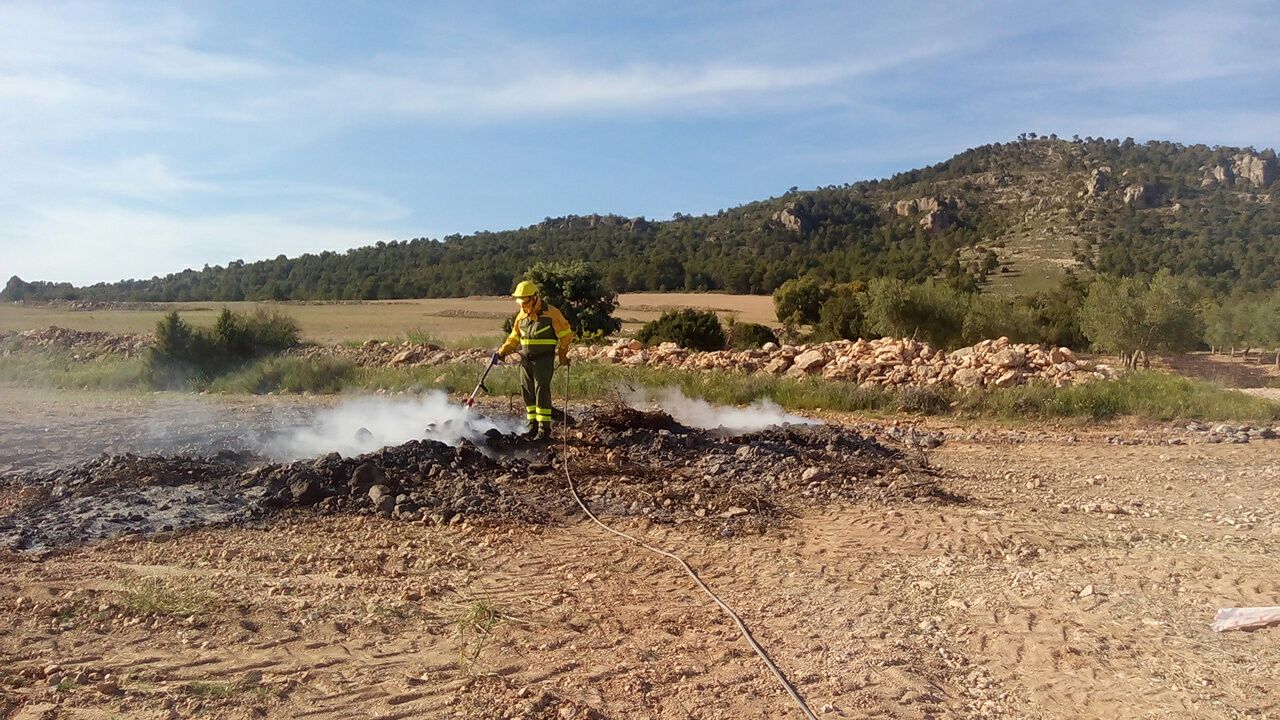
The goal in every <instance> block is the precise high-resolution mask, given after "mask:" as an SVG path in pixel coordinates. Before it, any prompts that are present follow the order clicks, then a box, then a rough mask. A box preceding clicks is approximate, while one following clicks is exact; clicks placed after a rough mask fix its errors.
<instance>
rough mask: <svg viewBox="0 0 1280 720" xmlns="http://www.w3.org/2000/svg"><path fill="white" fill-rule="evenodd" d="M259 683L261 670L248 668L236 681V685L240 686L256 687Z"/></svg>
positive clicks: (260, 681)
mask: <svg viewBox="0 0 1280 720" xmlns="http://www.w3.org/2000/svg"><path fill="white" fill-rule="evenodd" d="M261 683H262V671H261V670H249V671H248V672H246V673H245V674H244V675H241V676H240V679H239V680H237V681H236V685H238V686H239V687H242V688H251V687H256V686H257V685H260V684H261Z"/></svg>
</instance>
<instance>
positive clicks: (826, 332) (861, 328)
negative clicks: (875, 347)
mask: <svg viewBox="0 0 1280 720" xmlns="http://www.w3.org/2000/svg"><path fill="white" fill-rule="evenodd" d="M864 297H865V296H859V295H854V294H852V293H839V292H838V293H836V294H835V295H832V296H831V298H830V299H829V300H827V301H826V302H825V303H823V304H822V311H821V312H820V313H819V314H818V327H817V335H818V338H819V339H821V340H857V339H858V338H860V337H866V336H868V335H869V334H870V333H868V332H867V331H866V327H865V326H866V311H865V310H864V309H863V305H862V303H863V298H864Z"/></svg>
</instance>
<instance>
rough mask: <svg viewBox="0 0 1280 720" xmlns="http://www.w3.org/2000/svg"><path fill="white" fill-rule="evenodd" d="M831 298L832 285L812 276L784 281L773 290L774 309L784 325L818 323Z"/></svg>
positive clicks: (779, 320)
mask: <svg viewBox="0 0 1280 720" xmlns="http://www.w3.org/2000/svg"><path fill="white" fill-rule="evenodd" d="M830 298H831V287H830V286H829V285H825V284H823V283H820V282H818V281H817V280H814V279H813V278H810V277H804V278H795V279H792V280H788V281H786V282H784V283H782V285H781V286H779V287H778V289H777V290H775V291H774V292H773V311H774V314H775V315H776V316H777V318H778V322H780V323H783V324H784V325H816V324H818V322H819V320H820V319H821V313H822V305H823V303H825V302H826V301H827V300H829V299H830Z"/></svg>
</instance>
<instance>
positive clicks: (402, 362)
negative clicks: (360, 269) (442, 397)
mask: <svg viewBox="0 0 1280 720" xmlns="http://www.w3.org/2000/svg"><path fill="white" fill-rule="evenodd" d="M492 352H493V349H492V348H488V349H486V348H471V349H468V350H447V349H445V348H442V347H440V346H439V345H432V344H430V343H415V342H409V341H407V340H406V341H403V342H385V341H380V340H368V341H365V342H364V343H362V344H360V345H355V346H351V345H313V346H306V347H301V348H296V349H294V350H292V351H290V354H292V355H297V356H299V357H305V358H335V357H336V358H339V359H343V360H349V361H351V362H353V363H355V364H356V365H360V366H361V367H434V366H436V365H448V364H452V363H465V362H488V360H489V355H490V354H492Z"/></svg>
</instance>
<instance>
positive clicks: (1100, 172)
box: [1084, 167, 1111, 197]
mask: <svg viewBox="0 0 1280 720" xmlns="http://www.w3.org/2000/svg"><path fill="white" fill-rule="evenodd" d="M1110 172H1111V168H1109V167H1100V168H1098V169H1096V170H1094V171H1093V174H1092V175H1090V176H1089V180H1088V181H1087V182H1086V183H1085V185H1084V194H1085V195H1087V196H1089V197H1099V196H1101V195H1102V193H1104V192H1106V190H1107V187H1108V186H1109V185H1110V183H1111V176H1110V175H1109V174H1108V173H1110Z"/></svg>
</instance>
